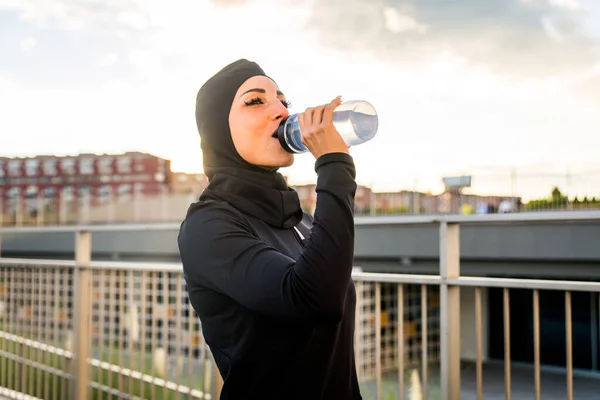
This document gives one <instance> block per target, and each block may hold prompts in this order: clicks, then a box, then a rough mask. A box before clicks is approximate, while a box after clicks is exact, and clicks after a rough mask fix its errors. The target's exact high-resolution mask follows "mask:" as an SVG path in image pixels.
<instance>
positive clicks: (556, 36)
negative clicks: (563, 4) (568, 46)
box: [542, 17, 564, 42]
mask: <svg viewBox="0 0 600 400" xmlns="http://www.w3.org/2000/svg"><path fill="white" fill-rule="evenodd" d="M542 26H543V27H544V31H545V32H546V34H547V35H548V37H550V39H552V40H555V41H557V42H562V41H563V40H564V37H563V35H562V34H561V33H560V32H559V30H558V29H557V28H556V26H555V25H554V23H553V22H552V20H551V19H550V18H548V17H543V18H542Z"/></svg>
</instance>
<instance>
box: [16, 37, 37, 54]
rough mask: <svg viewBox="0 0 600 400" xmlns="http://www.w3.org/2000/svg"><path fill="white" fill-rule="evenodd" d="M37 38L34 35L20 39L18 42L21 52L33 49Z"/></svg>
mask: <svg viewBox="0 0 600 400" xmlns="http://www.w3.org/2000/svg"><path fill="white" fill-rule="evenodd" d="M37 43H38V42H37V39H36V38H34V37H28V38H25V39H23V40H21V43H20V48H21V51H22V52H28V51H30V50H31V49H33V48H34V47H35V46H37Z"/></svg>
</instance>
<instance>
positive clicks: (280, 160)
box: [255, 153, 294, 169]
mask: <svg viewBox="0 0 600 400" xmlns="http://www.w3.org/2000/svg"><path fill="white" fill-rule="evenodd" d="M293 163H294V155H293V154H289V153H286V155H285V156H284V157H277V159H276V160H273V159H271V160H263V162H258V163H255V164H256V165H260V166H262V167H263V168H266V169H271V168H284V167H289V166H291V165H292V164H293Z"/></svg>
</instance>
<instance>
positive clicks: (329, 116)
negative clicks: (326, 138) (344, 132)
mask: <svg viewBox="0 0 600 400" xmlns="http://www.w3.org/2000/svg"><path fill="white" fill-rule="evenodd" d="M340 104H342V96H338V97H336V98H335V99H333V100H331V102H330V103H329V104H327V106H325V109H324V113H323V117H322V120H323V122H327V123H331V122H333V111H334V110H335V109H336V108H337V107H338V106H339V105H340Z"/></svg>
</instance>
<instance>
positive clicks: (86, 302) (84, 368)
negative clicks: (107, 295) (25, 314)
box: [70, 231, 92, 400]
mask: <svg viewBox="0 0 600 400" xmlns="http://www.w3.org/2000/svg"><path fill="white" fill-rule="evenodd" d="M75 235H76V236H75V262H76V267H75V279H74V282H75V286H74V291H75V293H74V303H75V305H74V317H75V320H74V323H73V329H74V333H75V334H74V335H73V336H74V338H75V354H74V355H73V356H74V360H73V363H72V371H71V374H72V376H73V382H72V389H71V396H70V398H71V400H85V399H87V398H88V395H89V377H90V365H89V363H88V358H89V357H90V338H91V333H92V329H91V325H92V320H91V316H92V313H91V311H92V305H91V293H92V290H91V288H92V271H91V269H90V268H89V263H90V261H91V258H92V240H91V233H90V232H85V231H79V232H77V233H76V234H75Z"/></svg>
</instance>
